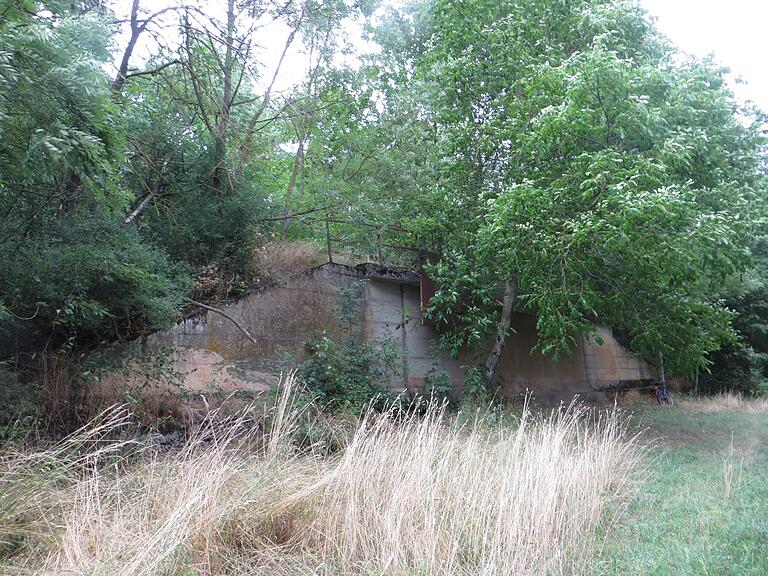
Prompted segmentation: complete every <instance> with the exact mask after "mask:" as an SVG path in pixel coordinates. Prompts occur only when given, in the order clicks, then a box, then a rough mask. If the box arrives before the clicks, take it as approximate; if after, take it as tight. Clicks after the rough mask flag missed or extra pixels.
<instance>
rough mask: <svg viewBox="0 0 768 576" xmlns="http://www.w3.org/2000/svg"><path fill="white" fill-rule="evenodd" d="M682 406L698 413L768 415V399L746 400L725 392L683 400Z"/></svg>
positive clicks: (737, 394)
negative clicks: (736, 412)
mask: <svg viewBox="0 0 768 576" xmlns="http://www.w3.org/2000/svg"><path fill="white" fill-rule="evenodd" d="M682 405H683V406H684V407H685V408H687V409H688V410H694V411H697V412H735V411H738V412H745V413H748V414H768V398H766V397H756V398H745V397H744V396H743V395H742V394H740V393H738V392H724V393H722V394H717V395H714V396H705V397H702V398H694V399H689V400H683V401H682Z"/></svg>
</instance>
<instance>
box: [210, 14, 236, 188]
mask: <svg viewBox="0 0 768 576" xmlns="http://www.w3.org/2000/svg"><path fill="white" fill-rule="evenodd" d="M234 35H235V0H228V2H227V37H226V42H227V48H226V52H225V54H224V70H222V72H223V76H224V78H223V85H224V86H223V95H222V101H221V116H220V118H219V123H218V126H217V127H216V134H215V135H214V138H215V142H214V165H213V174H212V178H211V185H212V187H213V193H214V194H215V195H216V196H217V197H218V196H220V195H221V192H222V188H223V187H224V172H225V170H226V158H227V137H228V132H229V121H230V115H231V110H232V72H233V68H234V55H233V52H234V42H235V38H234Z"/></svg>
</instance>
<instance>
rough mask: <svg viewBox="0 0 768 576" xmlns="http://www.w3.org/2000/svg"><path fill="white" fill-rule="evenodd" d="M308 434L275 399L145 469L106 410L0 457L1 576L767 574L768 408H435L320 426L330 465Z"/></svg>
mask: <svg viewBox="0 0 768 576" xmlns="http://www.w3.org/2000/svg"><path fill="white" fill-rule="evenodd" d="M325 418H326V417H325V416H324V415H322V414H320V413H317V412H315V413H313V412H312V411H311V409H310V408H308V407H306V405H304V406H302V405H301V404H293V396H291V394H289V393H288V392H286V394H284V395H283V396H281V397H280V398H279V399H278V401H277V403H276V405H275V407H274V408H273V409H272V410H269V411H268V413H266V414H265V415H264V417H263V419H261V420H259V421H258V425H256V426H254V425H253V424H254V421H253V420H252V419H250V417H249V418H248V419H247V421H246V420H245V419H244V420H240V421H239V422H238V421H236V422H234V423H230V424H229V425H228V427H224V428H221V427H219V426H218V425H216V426H214V427H213V428H210V429H207V431H200V432H199V433H198V434H196V435H195V434H193V435H192V436H191V437H190V438H189V439H188V440H187V441H186V444H184V446H183V447H180V448H179V449H178V450H177V451H170V452H161V453H157V452H153V451H152V449H151V447H150V446H147V445H142V444H141V442H140V443H139V444H138V445H137V444H136V443H135V441H133V440H131V441H129V442H128V444H121V443H119V442H118V443H117V444H115V443H114V434H113V433H114V431H115V430H119V429H122V428H123V427H125V426H129V425H130V424H129V423H130V416H129V415H128V414H127V413H126V412H125V411H124V410H122V409H116V410H114V411H113V412H111V413H108V414H106V415H104V417H103V418H102V419H101V420H97V421H95V422H93V423H91V424H90V425H89V426H87V427H86V428H84V429H83V430H81V431H80V432H78V433H77V434H75V435H73V436H72V437H70V438H68V439H66V440H64V441H62V442H60V443H59V444H57V445H54V446H49V447H47V448H46V449H45V450H42V451H41V450H39V447H36V446H34V445H33V446H30V447H27V448H26V449H24V450H22V451H17V452H13V451H6V453H5V454H3V455H0V456H2V457H0V574H3V575H5V574H9V575H19V576H21V575H24V576H32V575H39V576H43V575H45V576H56V575H61V576H63V575H65V574H66V575H72V574H77V575H82V576H85V575H88V576H100V575H101V576H224V575H233V576H234V575H237V576H261V575H263V576H267V575H269V576H273V575H277V576H299V575H301V576H303V575H306V576H310V575H317V576H320V575H323V576H332V575H334V576H335V575H338V576H384V575H387V576H475V575H482V576H494V575H498V576H502V575H504V576H506V575H509V574H514V575H516V576H534V575H535V576H555V575H559V576H618V575H622V576H623V575H649V576H650V575H654V576H655V575H658V576H662V575H670V576H672V575H674V576H687V575H713V576H714V575H716V576H719V575H734V576H736V575H739V576H750V575H755V576H756V575H758V574H759V575H764V574H768V403H759V402H754V401H750V402H744V401H742V400H740V399H738V398H733V397H727V398H718V399H714V400H707V401H700V402H697V403H687V404H686V403H684V404H683V405H682V406H675V407H671V408H667V407H664V408H662V407H659V406H656V405H655V404H650V403H646V404H641V405H637V406H635V407H634V415H633V416H632V417H631V418H629V419H628V416H627V415H626V413H624V412H622V411H618V412H616V411H611V410H609V411H599V410H598V411H592V410H584V409H577V408H574V407H571V408H569V409H567V410H563V411H561V412H559V413H556V414H554V415H552V416H543V415H536V414H533V413H524V414H523V415H522V416H520V415H518V416H514V415H506V416H504V417H499V414H496V415H494V416H492V417H490V418H485V419H475V418H469V419H467V418H466V417H465V418H455V417H453V416H449V415H445V414H444V412H443V408H442V407H439V406H433V407H432V408H431V409H429V410H427V413H426V414H422V415H415V414H412V415H407V416H406V415H402V414H401V415H395V414H393V415H390V416H389V417H387V416H382V415H376V414H370V415H368V417H367V418H366V419H364V420H363V421H360V422H357V423H355V422H348V423H347V424H348V426H347V428H346V431H345V430H344V429H339V428H338V423H335V424H333V426H332V430H333V434H337V433H338V434H339V435H340V437H337V438H335V439H333V443H335V445H336V447H335V448H333V449H330V450H328V449H327V447H328V446H329V444H328V441H330V440H332V438H331V435H329V434H330V431H329V429H327V428H326V429H323V426H325V424H323V422H324V420H325ZM247 422H250V425H249V426H247V427H244V425H245V424H246V423H247ZM308 424H309V425H312V426H315V427H319V428H318V430H315V431H314V432H312V433H311V434H310V433H308V432H307V430H306V429H305V427H306V426H307V425H308ZM641 430H643V432H642V434H641V435H640V436H637V434H638V432H639V431H641ZM308 437H311V438H314V439H315V444H312V445H310V446H307V445H306V443H305V441H304V440H300V439H306V438H308ZM108 438H109V440H108ZM136 449H139V450H140V452H139V453H138V454H136V452H135V450H136ZM126 450H128V451H127V452H126Z"/></svg>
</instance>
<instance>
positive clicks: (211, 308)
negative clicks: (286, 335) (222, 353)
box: [185, 298, 259, 345]
mask: <svg viewBox="0 0 768 576" xmlns="http://www.w3.org/2000/svg"><path fill="white" fill-rule="evenodd" d="M185 300H186V301H187V302H189V303H190V304H194V305H195V306H198V307H200V308H203V309H204V310H209V311H210V312H215V313H216V314H219V315H221V316H224V318H226V319H227V320H229V321H230V322H232V324H234V325H235V326H236V327H237V329H238V330H240V332H242V333H243V335H244V336H245V337H246V338H248V340H250V341H251V342H252V343H253V344H256V345H258V343H259V342H258V340H256V338H254V337H253V336H251V333H250V332H248V330H246V329H245V327H244V326H243V325H242V324H240V322H238V321H237V320H235V319H234V318H233V317H232V316H230V315H229V314H227V313H226V312H224V311H223V310H221V309H219V308H214V307H213V306H208V304H203V303H202V302H197V301H195V300H192V298H185Z"/></svg>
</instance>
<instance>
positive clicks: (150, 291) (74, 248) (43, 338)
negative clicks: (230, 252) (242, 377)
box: [0, 217, 191, 349]
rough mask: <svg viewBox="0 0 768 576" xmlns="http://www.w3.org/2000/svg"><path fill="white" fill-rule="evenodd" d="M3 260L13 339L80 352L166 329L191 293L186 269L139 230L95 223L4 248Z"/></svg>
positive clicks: (2, 284) (63, 227)
mask: <svg viewBox="0 0 768 576" xmlns="http://www.w3.org/2000/svg"><path fill="white" fill-rule="evenodd" d="M0 260H1V261H3V262H5V263H6V265H5V269H4V270H3V274H2V276H0V301H3V302H4V304H5V305H6V306H7V307H8V308H9V309H10V310H12V311H13V312H14V313H15V315H16V317H15V318H13V319H12V320H10V321H5V322H2V320H0V323H2V324H4V325H5V326H4V327H5V329H6V331H7V332H8V333H11V332H12V331H15V330H22V331H24V332H27V333H32V334H31V340H33V341H34V340H37V341H38V345H40V344H41V343H43V344H45V343H47V344H48V345H49V346H50V345H53V346H54V347H61V346H63V347H66V348H68V349H72V348H74V347H75V346H77V345H85V344H88V343H92V342H99V341H102V340H109V341H111V340H116V339H129V338H134V337H136V336H137V335H140V334H142V333H146V332H147V331H150V330H154V329H158V328H163V327H166V326H168V325H170V324H171V323H172V322H173V321H174V320H175V318H176V316H177V314H178V311H179V309H180V308H181V304H182V302H183V299H184V296H185V295H186V293H187V291H188V289H189V288H190V286H191V281H190V278H189V275H188V273H187V271H186V269H185V268H184V267H183V266H180V265H176V264H173V263H172V262H171V261H170V260H169V259H168V258H167V256H166V255H165V254H164V253H163V252H162V251H161V250H159V249H157V248H153V247H152V246H149V245H148V244H146V243H145V242H142V240H141V238H140V237H139V236H138V234H137V233H136V232H135V231H134V230H132V229H130V228H127V227H125V226H122V225H121V224H120V223H119V222H116V221H104V220H100V219H98V218H95V217H94V218H88V217H83V218H73V219H72V220H70V221H68V222H61V223H59V224H58V225H57V226H56V227H55V228H53V229H52V230H50V231H49V232H48V233H46V234H40V236H39V237H38V238H36V239H35V241H33V242H27V243H24V244H23V245H16V246H11V245H4V246H0ZM19 317H22V318H26V320H20V319H19ZM0 329H2V328H0ZM11 335H12V334H11ZM1 347H2V346H1V345H0V348H1ZM30 348H32V347H30Z"/></svg>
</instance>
